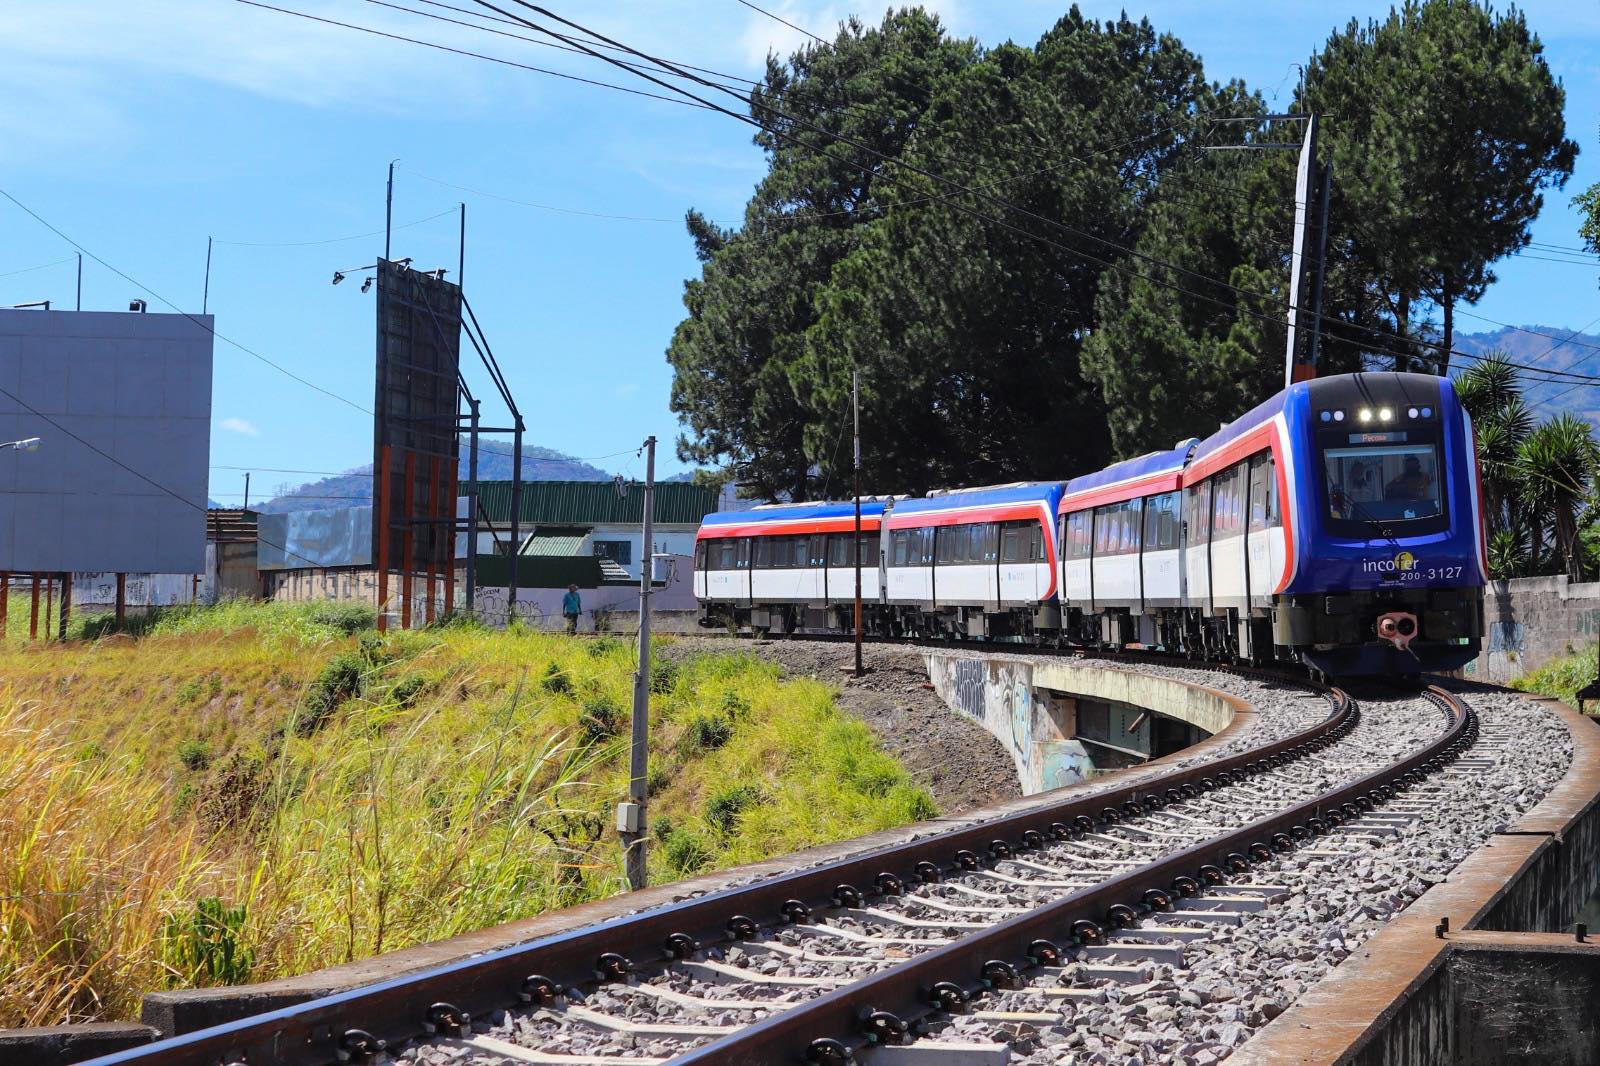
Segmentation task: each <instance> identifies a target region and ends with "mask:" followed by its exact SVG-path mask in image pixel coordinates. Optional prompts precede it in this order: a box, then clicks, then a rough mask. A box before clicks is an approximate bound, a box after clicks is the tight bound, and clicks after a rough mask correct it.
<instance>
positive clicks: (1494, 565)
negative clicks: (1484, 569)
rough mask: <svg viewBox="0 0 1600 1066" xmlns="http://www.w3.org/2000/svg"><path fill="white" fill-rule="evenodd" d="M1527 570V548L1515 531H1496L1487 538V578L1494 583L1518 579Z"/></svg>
mask: <svg viewBox="0 0 1600 1066" xmlns="http://www.w3.org/2000/svg"><path fill="white" fill-rule="evenodd" d="M1527 570H1528V546H1527V545H1526V544H1525V543H1524V542H1523V540H1522V538H1521V537H1520V536H1518V535H1517V532H1516V531H1515V530H1511V529H1501V530H1497V531H1496V532H1494V533H1493V534H1491V535H1490V537H1489V576H1490V577H1491V578H1493V579H1494V580H1495V581H1504V580H1506V579H1507V578H1512V577H1520V576H1521V575H1523V574H1525V573H1527Z"/></svg>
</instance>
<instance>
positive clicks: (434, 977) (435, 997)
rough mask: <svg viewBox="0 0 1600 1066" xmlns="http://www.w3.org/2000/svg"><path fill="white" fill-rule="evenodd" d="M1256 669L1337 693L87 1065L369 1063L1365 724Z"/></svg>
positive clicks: (1089, 825) (1264, 763)
mask: <svg viewBox="0 0 1600 1066" xmlns="http://www.w3.org/2000/svg"><path fill="white" fill-rule="evenodd" d="M1241 672H1243V671H1241ZM1253 676H1259V677H1264V678H1266V679H1269V680H1273V681H1279V682H1286V683H1289V684H1293V685H1296V686H1298V687H1302V688H1307V689H1311V690H1313V691H1319V692H1321V693H1322V694H1323V695H1324V696H1326V697H1327V698H1329V700H1330V702H1331V704H1332V706H1331V709H1330V713H1329V714H1328V715H1327V716H1326V717H1325V718H1324V719H1322V720H1321V721H1319V722H1317V723H1316V724H1314V725H1312V726H1309V727H1307V728H1305V729H1303V730H1300V731H1298V732H1296V733H1294V734H1292V735H1290V736H1288V737H1286V738H1283V739H1280V740H1277V741H1274V742H1272V743H1269V744H1267V745H1264V746H1262V747H1260V748H1253V749H1250V750H1247V751H1243V752H1239V753H1236V754H1233V755H1229V756H1225V757H1223V758H1220V759H1214V760H1211V761H1208V762H1205V763H1201V764H1198V765H1193V766H1189V767H1183V768H1178V769H1174V770H1171V771H1168V772H1166V773H1162V774H1158V775H1155V776H1153V777H1149V778H1145V779H1143V780H1141V781H1139V782H1136V783H1131V784H1127V785H1122V786H1119V787H1115V788H1111V789H1108V790H1105V791H1100V792H1095V793H1092V794H1089V795H1081V796H1073V797H1068V798H1064V799H1060V798H1058V799H1056V800H1054V801H1051V800H1048V799H1045V800H1044V801H1043V802H1041V803H1039V804H1038V805H1036V806H1033V807H1030V808H1028V809H1026V810H1023V811H1018V812H1016V813H1013V814H1010V815H1007V816H1005V817H1002V818H997V819H994V820H992V821H989V822H984V823H981V824H977V825H969V826H963V827H958V828H954V829H950V830H946V831H941V832H936V833H931V834H929V835H928V836H926V837H921V838H918V839H916V840H912V841H908V842H905V843H902V844H897V845H894V846H892V847H889V848H887V849H884V850H881V851H877V852H872V853H868V854H864V855H854V856H849V857H846V858H844V859H840V860H837V861H833V862H829V863H825V864H822V865H819V866H816V867H812V868H809V869H803V870H797V871H794V872H792V873H788V874H783V875H780V876H777V877H772V878H766V879H763V880H760V881H755V882H752V883H749V884H745V885H738V886H734V887H731V888H725V889H722V890H719V891H717V892H713V893H709V894H707V895H704V896H698V897H695V898H692V899H687V900H683V901H680V902H677V903H673V904H669V905H666V906H662V907H657V908H652V909H650V910H645V911H641V912H639V913H637V914H631V915H626V916H623V917H620V918H614V919H611V920H609V921H606V922H602V923H599V924H597V925H594V926H588V927H584V928H581V929H575V930H570V931H567V932H564V933H559V934H556V935H554V936H550V937H546V938H543V939H540V940H535V941H530V942H528V943H526V944H517V945H514V946H512V947H508V948H502V949H500V950H498V951H493V952H489V953H486V954H484V955H479V956H475V957H473V958H470V959H463V960H458V961H456V962H452V963H448V964H445V965H442V966H437V967H432V968H429V969H426V970H421V971H418V972H415V973H410V974H404V975H402V976H399V977H395V978H392V979H390V980H388V981H383V982H380V983H377V984H372V985H366V986H363V987H361V988H356V989H350V990H348V991H345V992H340V993H336V994H334V995H331V996H325V997H321V998H318V999H314V1000H309V1001H307V1002H305V1003H300V1004H296V1005H293V1006H289V1007H284V1008H281V1009H279V1010H275V1011H270V1012H266V1013H263V1014H256V1015H251V1016H249V1017H246V1018H241V1019H238V1020H236V1021H233V1022H227V1023H224V1024H222V1025H217V1026H212V1027H210V1028H207V1029H201V1030H197V1031H195V1032H193V1033H188V1034H184V1035H181V1036H175V1037H171V1038H168V1039H166V1040H162V1041H158V1042H156V1043H153V1044H148V1045H145V1046H143V1047H139V1048H134V1049H131V1050H128V1051H123V1052H119V1053H116V1054H112V1055H107V1056H103V1057H101V1058H98V1059H94V1060H91V1062H90V1063H89V1064H85V1066H123V1064H151V1063H160V1064H161V1066H218V1064H219V1063H235V1062H240V1061H249V1062H264V1061H272V1062H318V1063H324V1062H333V1061H336V1060H337V1061H355V1062H359V1061H362V1060H363V1059H364V1058H368V1057H372V1056H373V1055H375V1054H376V1053H377V1052H379V1051H380V1050H381V1048H382V1047H383V1046H384V1045H386V1044H388V1043H395V1042H398V1041H401V1040H405V1039H409V1038H412V1037H417V1036H421V1035H424V1034H426V1033H430V1032H435V1031H445V1032H447V1031H449V1028H450V1026H449V1025H448V1024H445V1025H444V1026H443V1028H441V1022H440V1018H444V1019H445V1020H446V1022H448V1018H449V1017H456V1018H464V1017H470V1016H472V1015H483V1014H488V1013H491V1012H493V1011H495V1010H500V1009H504V1008H506V1007H507V1006H513V1005H515V1004H516V1003H517V1001H518V999H519V997H520V998H521V1001H522V1002H524V1003H533V1004H540V1003H552V1002H554V1001H555V1000H556V999H557V998H558V997H559V996H560V994H561V992H562V990H563V989H564V988H566V987H568V986H572V985H589V984H593V983H594V982H596V981H606V980H616V979H620V978H622V977H624V976H625V975H626V974H627V973H629V972H631V971H632V970H633V969H635V968H636V966H637V965H640V964H659V963H664V962H669V961H671V960H673V959H675V958H682V957H686V956H688V955H692V954H693V953H695V952H697V951H699V950H702V949H704V948H708V947H715V946H719V945H726V944H730V943H735V942H738V941H740V940H742V939H746V938H748V937H750V936H752V935H753V934H754V933H755V931H756V930H757V929H758V928H759V927H761V926H772V925H775V924H783V923H792V922H799V921H804V920H806V919H807V918H808V917H809V916H810V915H811V914H812V913H814V912H816V911H818V910H825V909H828V908H833V907H840V906H857V905H859V904H860V903H861V902H862V901H863V900H865V899H867V898H870V897H873V896H887V895H896V894H899V893H900V892H902V891H903V890H904V888H905V886H907V885H915V884H918V883H921V882H924V881H937V880H939V879H941V878H942V877H943V876H944V875H945V874H946V873H953V872H962V871H970V870H976V869H981V868H984V867H986V866H988V865H991V864H992V863H994V862H995V861H998V860H1000V859H1003V858H1006V857H1008V856H1011V855H1016V854H1023V853H1027V852H1029V851H1036V850H1039V849H1041V848H1044V847H1047V846H1048V845H1049V843H1050V842H1051V841H1053V840H1067V839H1077V838H1080V837H1082V836H1083V835H1084V834H1085V833H1086V832H1094V831H1098V830H1101V829H1103V828H1105V827H1106V826H1109V825H1112V824H1115V823H1117V822H1119V821H1121V820H1122V819H1124V818H1126V817H1129V816H1137V815H1139V814H1142V813H1143V812H1144V811H1145V810H1148V809H1154V808H1157V807H1160V806H1164V805H1165V804H1167V803H1169V802H1174V801H1176V800H1181V799H1187V798H1191V797H1194V796H1198V795H1201V794H1203V793H1205V792H1209V791H1212V790H1214V789H1216V788H1218V787H1221V786H1223V785H1227V784H1230V783H1232V782H1234V781H1237V780H1243V779H1245V778H1247V777H1250V776H1253V775H1254V774H1257V773H1261V772H1264V771H1266V770H1269V769H1271V768H1273V767H1277V766H1282V765H1284V764H1286V763H1288V762H1291V761H1293V760H1296V759H1299V758H1303V757H1305V756H1307V755H1309V754H1311V753H1312V752H1314V751H1318V750H1321V749H1322V748H1324V747H1327V746H1328V745H1329V744H1332V743H1333V742H1334V741H1335V740H1337V739H1339V738H1340V737H1342V736H1344V735H1345V734H1347V733H1348V732H1349V731H1350V730H1351V729H1353V728H1354V727H1355V724H1356V721H1357V719H1358V715H1359V712H1358V710H1357V708H1356V707H1355V704H1354V703H1353V701H1351V700H1350V699H1349V698H1348V697H1347V696H1345V695H1344V694H1343V693H1342V692H1340V691H1338V690H1336V689H1320V688H1318V687H1317V686H1314V685H1311V684H1309V683H1308V682H1306V681H1305V680H1303V679H1297V678H1286V677H1283V676H1281V675H1277V674H1269V673H1257V674H1254V675H1253ZM824 999H828V1000H830V1001H831V1000H832V997H824ZM436 1008H438V1009H436ZM444 1008H448V1010H446V1009H444ZM726 1061H733V1060H726Z"/></svg>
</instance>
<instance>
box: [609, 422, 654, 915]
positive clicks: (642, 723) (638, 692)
mask: <svg viewBox="0 0 1600 1066" xmlns="http://www.w3.org/2000/svg"><path fill="white" fill-rule="evenodd" d="M641 450H642V451H643V452H644V453H645V464H644V546H643V550H642V551H640V553H639V555H640V560H639V561H640V566H639V670H638V672H637V673H635V674H634V675H633V750H632V752H631V753H630V755H629V758H628V800H627V802H626V803H623V804H620V805H619V806H618V807H617V832H618V833H620V834H621V835H622V841H623V847H624V848H626V854H627V869H628V887H629V888H632V889H635V890H637V889H641V888H643V887H644V886H645V883H646V881H647V876H646V870H645V865H646V864H645V805H646V803H647V802H648V800H649V798H650V797H649V785H650V782H649V776H650V578H651V574H650V571H651V569H652V568H653V566H654V563H655V535H656V528H655V495H656V439H655V438H654V437H647V438H645V442H644V447H643V448H642V449H641Z"/></svg>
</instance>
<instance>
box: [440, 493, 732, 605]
mask: <svg viewBox="0 0 1600 1066" xmlns="http://www.w3.org/2000/svg"><path fill="white" fill-rule="evenodd" d="M466 490H467V485H466V484H463V486H462V490H461V491H462V494H463V495H465V494H466ZM717 499H718V493H717V490H716V489H709V488H704V487H702V486H699V485H694V484H690V483H688V482H682V481H672V482H666V483H664V484H658V485H657V486H656V498H655V536H654V538H653V540H654V542H653V543H652V544H651V545H650V546H649V549H648V550H646V548H645V546H644V545H643V543H642V536H643V530H642V525H643V522H644V486H643V485H639V484H635V483H622V484H620V485H619V484H618V483H616V482H612V481H524V482H523V483H522V498H521V501H520V502H521V506H520V508H518V511H519V520H518V523H517V525H518V527H519V528H518V531H517V532H518V534H519V540H520V541H521V545H520V551H519V552H518V554H519V555H520V556H521V557H522V560H523V561H522V562H520V563H519V564H518V581H519V582H520V583H522V584H524V585H525V587H529V588H542V587H550V588H559V587H562V586H564V585H566V584H567V583H568V582H569V581H571V582H574V583H576V584H578V585H580V586H582V587H585V588H590V587H594V586H595V585H596V584H627V583H629V582H637V581H638V580H639V574H640V567H641V564H642V560H643V559H645V558H646V557H647V556H652V555H674V556H683V557H689V556H692V555H693V554H694V536H695V532H696V531H697V530H698V529H699V528H700V522H701V521H702V520H703V519H704V518H705V516H706V515H708V514H710V513H711V512H712V511H715V510H716V509H717ZM478 505H479V514H478V521H479V529H480V533H479V535H478V544H477V551H478V554H479V558H480V563H479V568H480V581H481V582H482V583H483V584H486V585H487V584H495V583H497V580H496V579H497V578H498V583H503V582H504V577H503V576H501V575H502V571H503V570H504V564H505V561H506V557H507V556H509V555H510V554H511V550H512V544H511V537H510V532H511V482H509V481H480V482H479V483H478ZM575 568H576V569H575ZM580 570H581V571H582V573H581V575H580ZM591 571H592V573H591Z"/></svg>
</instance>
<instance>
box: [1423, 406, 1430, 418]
mask: <svg viewBox="0 0 1600 1066" xmlns="http://www.w3.org/2000/svg"><path fill="white" fill-rule="evenodd" d="M1422 417H1423V418H1432V417H1433V408H1431V407H1424V408H1423V409H1422Z"/></svg>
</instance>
